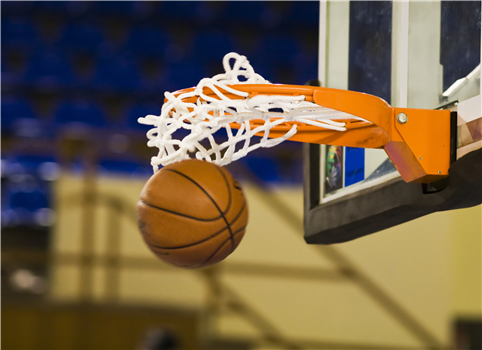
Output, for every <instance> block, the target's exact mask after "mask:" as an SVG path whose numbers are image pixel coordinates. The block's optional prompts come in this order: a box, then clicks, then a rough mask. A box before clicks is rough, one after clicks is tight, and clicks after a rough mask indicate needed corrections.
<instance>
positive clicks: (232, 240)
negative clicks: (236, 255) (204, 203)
mask: <svg viewBox="0 0 482 350" xmlns="http://www.w3.org/2000/svg"><path fill="white" fill-rule="evenodd" d="M216 169H217V170H218V171H219V172H220V173H221V175H222V176H223V179H224V183H225V184H226V187H227V189H228V193H229V195H228V197H229V203H228V207H227V208H226V212H225V213H227V212H228V210H229V209H230V208H231V201H232V196H231V187H230V186H229V181H228V179H227V178H226V174H225V173H224V171H223V170H222V169H221V168H216ZM223 218H224V215H223ZM225 221H226V224H227V225H229V238H230V239H231V253H232V252H233V251H234V248H235V247H234V235H233V230H231V226H230V224H229V223H228V220H227V219H225ZM231 253H230V254H231Z"/></svg>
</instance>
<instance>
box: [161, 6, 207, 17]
mask: <svg viewBox="0 0 482 350" xmlns="http://www.w3.org/2000/svg"><path fill="white" fill-rule="evenodd" d="M161 5H162V6H161V8H160V9H159V12H160V13H159V15H160V16H163V17H168V18H175V19H181V20H187V21H194V22H197V21H200V18H201V17H203V16H204V17H205V16H206V11H207V7H206V4H205V2H204V1H162V2H161Z"/></svg>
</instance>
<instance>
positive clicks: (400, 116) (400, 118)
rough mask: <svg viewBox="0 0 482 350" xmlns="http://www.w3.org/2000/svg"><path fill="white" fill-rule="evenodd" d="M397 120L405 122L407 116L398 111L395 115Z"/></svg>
mask: <svg viewBox="0 0 482 350" xmlns="http://www.w3.org/2000/svg"><path fill="white" fill-rule="evenodd" d="M397 121H398V122H399V123H400V124H405V123H406V122H408V117H407V115H406V114H405V113H398V115H397Z"/></svg>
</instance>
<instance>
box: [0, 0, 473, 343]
mask: <svg viewBox="0 0 482 350" xmlns="http://www.w3.org/2000/svg"><path fill="white" fill-rule="evenodd" d="M350 6H351V13H350V16H351V21H350V23H351V24H350V33H351V34H350V35H352V36H353V38H354V39H353V42H354V46H353V48H350V57H349V59H350V62H349V64H350V76H351V77H352V78H351V80H350V82H349V88H350V89H351V90H358V91H364V92H368V93H372V94H375V95H377V96H380V97H383V98H385V99H386V100H387V101H389V99H390V83H389V76H390V49H389V45H390V39H389V38H390V26H391V22H390V13H391V4H390V2H376V3H372V2H354V3H351V5H350ZM451 6H452V7H451ZM319 9H320V5H319V2H317V1H282V2H281V1H267V2H265V1H249V2H248V1H217V2H206V1H196V2H190V1H171V2H167V1H166V2H164V1H88V2H87V1H2V2H1V40H2V41H1V69H2V73H1V77H2V81H1V88H2V91H1V127H2V130H1V137H2V139H1V141H2V153H1V176H2V177H1V179H2V193H1V225H2V268H1V278H2V280H1V282H2V321H3V322H2V346H3V348H4V349H149V350H151V349H152V350H153V349H263V348H266V349H304V348H306V349H318V348H320V349H321V348H329V349H334V348H341V349H356V348H377V347H378V348H384V349H385V348H389V347H392V348H393V347H397V348H405V349H408V348H410V349H422V348H448V347H450V346H451V344H454V343H455V341H456V340H457V339H458V340H457V341H458V342H459V343H460V344H465V343H463V341H464V339H469V338H470V337H471V335H470V336H469V335H468V334H474V332H475V333H476V334H478V332H480V323H479V322H480V231H481V226H480V223H481V208H480V206H479V207H476V208H471V209H466V210H462V211H457V213H454V214H453V215H448V214H446V213H445V214H433V215H430V216H428V217H425V218H421V219H418V220H415V221H413V222H410V223H407V224H404V225H402V226H398V227H395V228H393V229H390V230H387V231H390V232H388V233H384V234H383V235H373V237H372V236H370V237H366V238H363V239H361V240H357V241H355V242H350V243H347V244H344V245H343V246H336V247H318V246H308V245H306V244H305V243H304V241H303V237H302V236H303V225H302V224H303V221H302V218H303V198H302V196H303V195H302V182H303V165H302V145H301V144H299V143H295V142H286V143H282V144H281V145H280V146H277V147H276V148H273V149H267V150H259V151H256V152H253V153H252V154H250V155H249V156H248V157H245V158H243V159H241V160H240V161H237V162H235V163H233V164H232V165H230V166H229V167H228V168H229V170H230V171H231V172H232V173H233V174H234V175H235V176H236V177H237V178H238V179H239V180H240V181H241V182H242V184H243V187H244V189H245V192H246V196H247V198H248V203H249V208H250V209H249V210H250V211H249V213H250V222H249V226H248V230H247V234H246V237H245V238H244V240H243V242H242V243H241V245H240V247H239V248H238V249H237V250H236V251H235V252H234V253H233V255H232V256H231V257H229V258H228V260H227V261H225V262H223V263H221V264H218V265H216V266H214V267H211V268H206V269H200V270H196V271H185V270H180V269H175V268H172V267H170V266H168V265H166V264H164V263H163V262H161V261H159V260H157V259H156V258H155V257H154V256H153V255H152V254H151V253H150V251H148V249H147V247H146V246H145V245H144V243H143V242H142V239H141V236H140V234H139V233H138V232H137V227H136V212H135V205H136V202H137V198H138V194H139V192H140V190H141V189H142V187H143V185H144V184H145V182H146V180H147V179H148V178H149V177H150V176H151V174H152V168H151V166H150V157H152V156H153V155H154V154H155V153H156V151H157V149H150V148H148V147H147V145H146V144H147V139H146V136H145V133H146V132H147V130H148V127H146V126H143V125H141V124H138V123H137V118H139V117H142V116H145V115H147V114H159V113H160V109H161V106H162V103H163V99H164V95H163V94H164V92H165V91H174V90H177V89H182V88H186V87H190V86H194V85H196V84H197V82H198V81H199V80H200V79H201V78H204V77H210V76H213V75H215V74H218V73H221V72H223V68H222V58H223V56H224V55H225V54H226V53H228V52H232V51H234V52H238V53H240V54H242V55H245V56H247V57H248V59H249V60H250V62H251V64H252V65H253V67H254V68H255V70H256V72H258V73H259V74H261V75H262V76H264V77H265V78H267V79H268V80H270V81H272V82H274V83H286V84H298V85H303V84H305V83H307V82H308V81H310V80H313V79H317V75H318V74H317V72H318V40H319V37H318V36H319V17H320V10H319ZM474 11H475V13H477V11H478V24H477V22H475V23H473V22H470V21H465V20H464V18H465V17H464V16H466V15H467V14H468V13H474ZM442 16H443V18H444V23H447V25H451V26H452V25H453V26H455V27H456V28H460V33H459V34H460V35H466V33H467V31H468V32H470V33H471V32H472V31H477V30H478V37H477V36H476V35H475V36H470V38H472V37H473V38H475V39H473V43H469V44H468V49H467V51H466V52H465V54H464V55H465V56H464V57H465V61H464V62H465V63H464V64H465V65H462V66H461V67H462V68H460V69H462V70H463V69H466V70H467V73H468V72H470V70H471V69H473V68H474V67H472V66H475V65H476V64H478V63H480V2H468V5H466V6H465V7H463V8H462V9H461V10H460V9H459V8H457V9H456V8H455V7H454V4H453V3H450V2H444V3H442ZM370 18H372V19H374V20H371V21H370V20H367V19H370ZM449 20H453V22H451V21H449ZM367 23H368V24H367ZM464 24H465V25H464ZM443 30H444V29H443V28H442V31H443ZM454 31H455V29H453V30H451V31H450V33H453V32H454ZM368 38H374V39H373V40H372V41H370V40H367V39H368ZM477 38H478V39H477ZM357 40H358V41H357ZM450 40H452V41H453V40H457V39H454V38H452V39H450ZM477 40H478V42H477ZM445 43H447V41H445ZM385 44H386V45H385ZM441 45H442V46H443V45H444V43H441ZM477 45H479V46H478V47H476V46H477ZM384 47H385V49H383V48H384ZM386 47H388V49H386ZM446 47H447V49H446V50H445V51H444V53H445V56H444V57H443V59H445V60H452V61H457V60H459V59H460V57H459V56H458V55H457V52H460V51H454V50H450V47H451V46H450V45H446ZM474 48H476V49H474ZM477 49H478V50H477ZM473 62H475V65H474V63H473ZM466 67H467V68H466ZM462 73H463V72H460V71H458V72H451V71H450V70H448V71H444V74H445V76H444V81H443V84H444V87H445V88H446V87H448V86H450V85H451V84H452V83H453V80H454V79H456V77H457V76H460V75H461V74H462ZM467 73H465V74H467ZM450 74H452V75H450ZM460 339H462V340H460ZM467 342H468V340H467ZM467 342H466V343H467ZM471 344H472V345H473V344H474V343H473V342H472V343H471ZM472 345H471V346H472ZM460 348H461V349H462V348H463V347H460ZM466 348H467V349H468V348H469V347H466ZM470 348H471V349H472V348H474V349H475V348H477V347H470Z"/></svg>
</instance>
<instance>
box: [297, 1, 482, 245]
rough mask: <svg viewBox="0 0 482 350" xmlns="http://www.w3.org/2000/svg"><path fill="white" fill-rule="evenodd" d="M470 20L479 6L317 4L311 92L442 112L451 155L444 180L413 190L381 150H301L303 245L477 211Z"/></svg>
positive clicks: (475, 81) (476, 67)
mask: <svg viewBox="0 0 482 350" xmlns="http://www.w3.org/2000/svg"><path fill="white" fill-rule="evenodd" d="M480 13H481V5H480V2H439V1H431V2H350V3H348V2H331V1H328V2H324V1H322V2H320V52H319V81H320V82H321V85H322V86H325V87H331V88H338V89H347V90H354V91H361V92H365V93H369V94H372V95H375V96H378V97H381V98H383V99H385V100H386V101H387V102H388V103H390V104H391V105H392V106H394V107H409V108H425V109H448V110H450V111H451V112H452V113H451V148H452V149H451V166H450V170H449V177H448V178H445V179H443V180H439V181H437V182H435V183H431V184H423V185H422V184H415V183H406V182H404V181H403V180H402V179H401V177H400V175H399V173H398V171H397V170H396V168H395V167H394V165H393V164H392V163H391V161H390V160H389V158H388V156H387V155H386V153H385V151H384V150H383V149H363V148H349V147H339V146H325V145H315V144H305V145H304V176H305V187H304V197H305V203H304V205H305V209H304V212H305V217H304V223H305V240H306V242H307V243H312V244H331V243H340V242H345V241H349V240H352V239H355V238H358V237H362V236H365V235H368V234H371V233H375V232H378V231H381V230H383V229H386V228H389V227H392V226H395V225H398V224H401V223H403V222H407V221H410V220H413V219H415V218H418V217H421V216H424V215H427V214H430V213H433V212H436V211H443V210H451V209H457V208H465V207H470V206H474V205H477V204H480V203H481V201H482V186H481V184H482V119H481V115H482V113H481V104H482V103H481V98H480V84H481V83H480V69H481V68H480V67H481V66H480V57H481V45H480V43H481V28H480V18H481V17H480ZM420 137H424V135H420Z"/></svg>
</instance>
